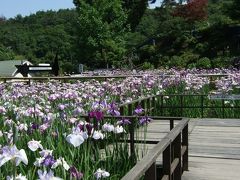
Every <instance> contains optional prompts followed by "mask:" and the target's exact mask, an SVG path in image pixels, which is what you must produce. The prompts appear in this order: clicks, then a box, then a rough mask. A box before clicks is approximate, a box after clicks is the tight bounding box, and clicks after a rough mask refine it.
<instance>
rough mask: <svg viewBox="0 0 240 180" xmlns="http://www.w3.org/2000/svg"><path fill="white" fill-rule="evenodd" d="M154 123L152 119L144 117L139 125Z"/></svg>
mask: <svg viewBox="0 0 240 180" xmlns="http://www.w3.org/2000/svg"><path fill="white" fill-rule="evenodd" d="M151 121H152V119H151V118H149V117H147V116H145V117H142V118H141V119H140V120H139V124H140V125H144V124H148V123H150V122H151Z"/></svg>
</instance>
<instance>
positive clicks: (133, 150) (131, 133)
mask: <svg viewBox="0 0 240 180" xmlns="http://www.w3.org/2000/svg"><path fill="white" fill-rule="evenodd" d="M132 113H133V108H132V104H128V116H131V115H132ZM134 120H135V119H131V124H129V134H130V153H131V158H134V156H135V147H134V124H135V123H134ZM132 160H133V159H132Z"/></svg>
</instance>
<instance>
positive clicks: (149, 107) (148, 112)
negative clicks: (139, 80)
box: [147, 98, 151, 115]
mask: <svg viewBox="0 0 240 180" xmlns="http://www.w3.org/2000/svg"><path fill="white" fill-rule="evenodd" d="M150 110H151V102H150V98H148V99H147V115H150Z"/></svg>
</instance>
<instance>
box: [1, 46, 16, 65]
mask: <svg viewBox="0 0 240 180" xmlns="http://www.w3.org/2000/svg"><path fill="white" fill-rule="evenodd" d="M11 59H14V52H13V51H12V50H11V48H10V47H5V46H3V45H1V44H0V61H4V60H11Z"/></svg>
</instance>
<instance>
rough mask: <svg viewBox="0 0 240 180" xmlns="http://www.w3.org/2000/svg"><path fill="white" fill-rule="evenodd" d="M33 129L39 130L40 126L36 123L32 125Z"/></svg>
mask: <svg viewBox="0 0 240 180" xmlns="http://www.w3.org/2000/svg"><path fill="white" fill-rule="evenodd" d="M31 128H32V129H34V130H36V129H38V128H39V125H38V124H36V123H32V126H31Z"/></svg>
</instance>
